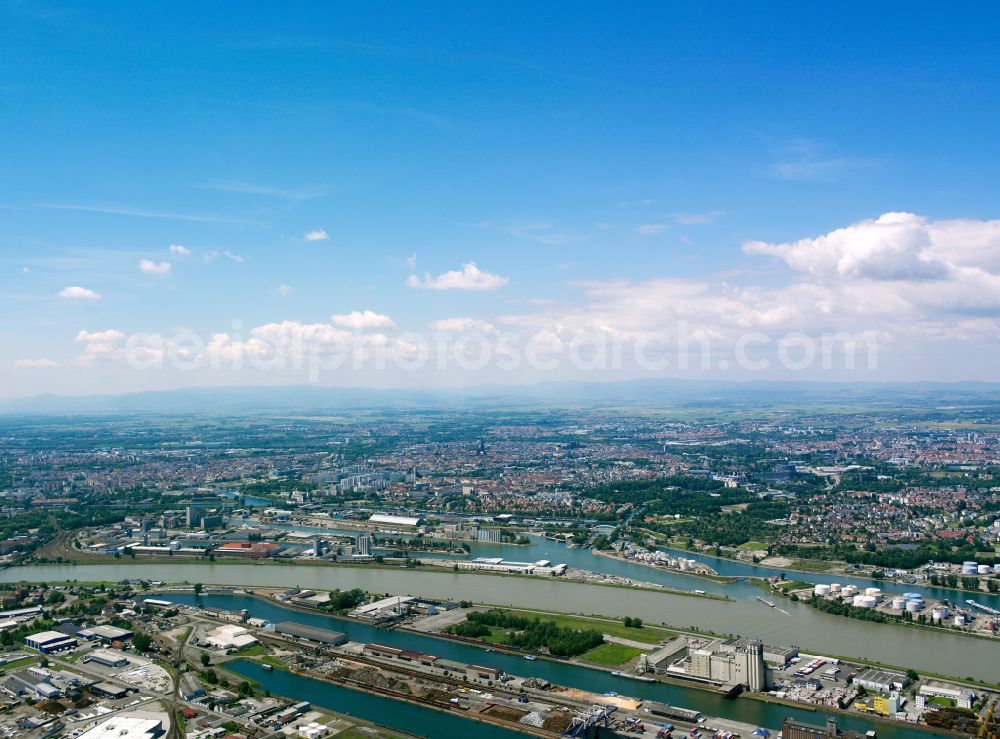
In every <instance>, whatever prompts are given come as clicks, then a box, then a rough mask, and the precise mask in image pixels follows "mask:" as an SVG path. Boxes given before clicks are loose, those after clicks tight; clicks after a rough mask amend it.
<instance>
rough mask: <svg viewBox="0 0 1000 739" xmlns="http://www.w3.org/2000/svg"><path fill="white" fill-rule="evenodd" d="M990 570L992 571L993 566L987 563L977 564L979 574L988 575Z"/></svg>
mask: <svg viewBox="0 0 1000 739" xmlns="http://www.w3.org/2000/svg"><path fill="white" fill-rule="evenodd" d="M992 572H993V568H992V567H990V566H989V565H979V574H980V575H989V574H991V573H992Z"/></svg>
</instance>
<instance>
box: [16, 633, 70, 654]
mask: <svg viewBox="0 0 1000 739" xmlns="http://www.w3.org/2000/svg"><path fill="white" fill-rule="evenodd" d="M79 643H80V642H78V641H77V640H76V639H74V638H73V637H71V636H66V634H63V633H60V632H58V631H40V632H38V633H37V634H32V635H31V636H26V637H24V646H26V647H30V648H31V649H35V650H37V651H39V652H41V653H42V654H51V653H53V652H59V651H62V650H64V649H72V648H73V647H75V646H76V645H77V644H79Z"/></svg>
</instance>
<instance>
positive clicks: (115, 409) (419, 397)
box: [0, 380, 1000, 415]
mask: <svg viewBox="0 0 1000 739" xmlns="http://www.w3.org/2000/svg"><path fill="white" fill-rule="evenodd" d="M951 401H954V402H959V403H961V404H962V405H968V404H970V403H972V402H974V401H986V402H988V403H989V404H990V405H992V404H993V403H994V402H1000V383H983V382H960V383H937V382H917V383H897V382H894V383H875V382H858V383H845V382H779V381H774V382H762V381H755V382H730V381H702V380H632V381H627V382H609V383H588V382H541V383H537V384H532V385H478V386H472V387H466V388H455V389H415V390H407V389H376V388H342V387H318V386H311V385H289V386H279V387H256V386H254V387H226V388H216V387H203V388H189V389H178V390H163V391H148V392H137V393H126V394H120V395H84V396H63V395H52V394H47V395H35V396H31V397H27V398H19V399H10V400H0V413H4V414H24V415H33V414H44V415H50V414H70V415H76V414H98V415H102V414H130V413H212V412H229V413H242V412H292V411H294V412H320V411H324V410H337V409H350V408H354V409H358V408H407V407H409V408H435V407H464V406H468V407H479V408H483V407H489V406H493V405H497V406H499V405H512V406H538V407H544V406H547V405H566V404H597V405H625V406H630V405H645V406H650V407H657V406H673V407H676V406H686V405H698V406H701V407H710V406H717V407H719V408H725V407H727V406H736V405H739V406H741V407H764V406H769V405H782V404H796V403H808V404H818V405H820V406H836V405H857V404H862V405H865V404H870V405H871V406H872V409H873V410H874V409H875V408H881V409H885V408H886V406H898V407H908V406H910V405H914V404H916V405H923V406H926V405H927V403H929V402H933V403H934V404H946V403H948V402H951Z"/></svg>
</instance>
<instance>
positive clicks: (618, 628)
mask: <svg viewBox="0 0 1000 739" xmlns="http://www.w3.org/2000/svg"><path fill="white" fill-rule="evenodd" d="M508 610H510V612H511V613H516V614H518V615H520V616H528V617H529V618H530V617H538V618H540V619H541V620H542V621H555V622H556V624H558V625H559V626H568V627H570V628H573V629H581V630H586V629H594V630H595V631H600V632H601V633H602V634H608V635H610V636H617V637H619V638H620V639H631V640H632V641H637V642H642V643H643V644H658V643H659V642H661V641H664V640H666V639H670V638H671V637H673V636H676V632H673V631H670V630H668V629H664V628H661V627H659V626H643V627H642V628H640V629H637V628H634V627H632V626H625V624H623V623H622V622H621V621H612V620H610V619H603V618H588V617H587V616H568V615H563V614H558V613H542V612H538V611H521V610H518V609H508ZM599 648H600V647H598V649H599Z"/></svg>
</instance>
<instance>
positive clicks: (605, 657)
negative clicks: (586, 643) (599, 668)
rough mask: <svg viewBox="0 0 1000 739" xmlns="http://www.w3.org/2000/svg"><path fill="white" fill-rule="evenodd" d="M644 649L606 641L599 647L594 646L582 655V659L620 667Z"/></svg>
mask: <svg viewBox="0 0 1000 739" xmlns="http://www.w3.org/2000/svg"><path fill="white" fill-rule="evenodd" d="M640 654H642V650H641V649H638V648H636V647H627V646H625V645H624V644H616V643H614V642H605V643H604V644H602V645H601V646H599V647H594V648H593V649H591V650H590V651H588V652H584V653H583V654H581V655H580V659H584V660H587V661H588V662H596V663H597V664H599V665H609V666H611V667H618V666H620V665H623V664H625V663H626V662H628V661H629V660H630V659H632V658H634V657H638V656H639V655H640Z"/></svg>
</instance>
